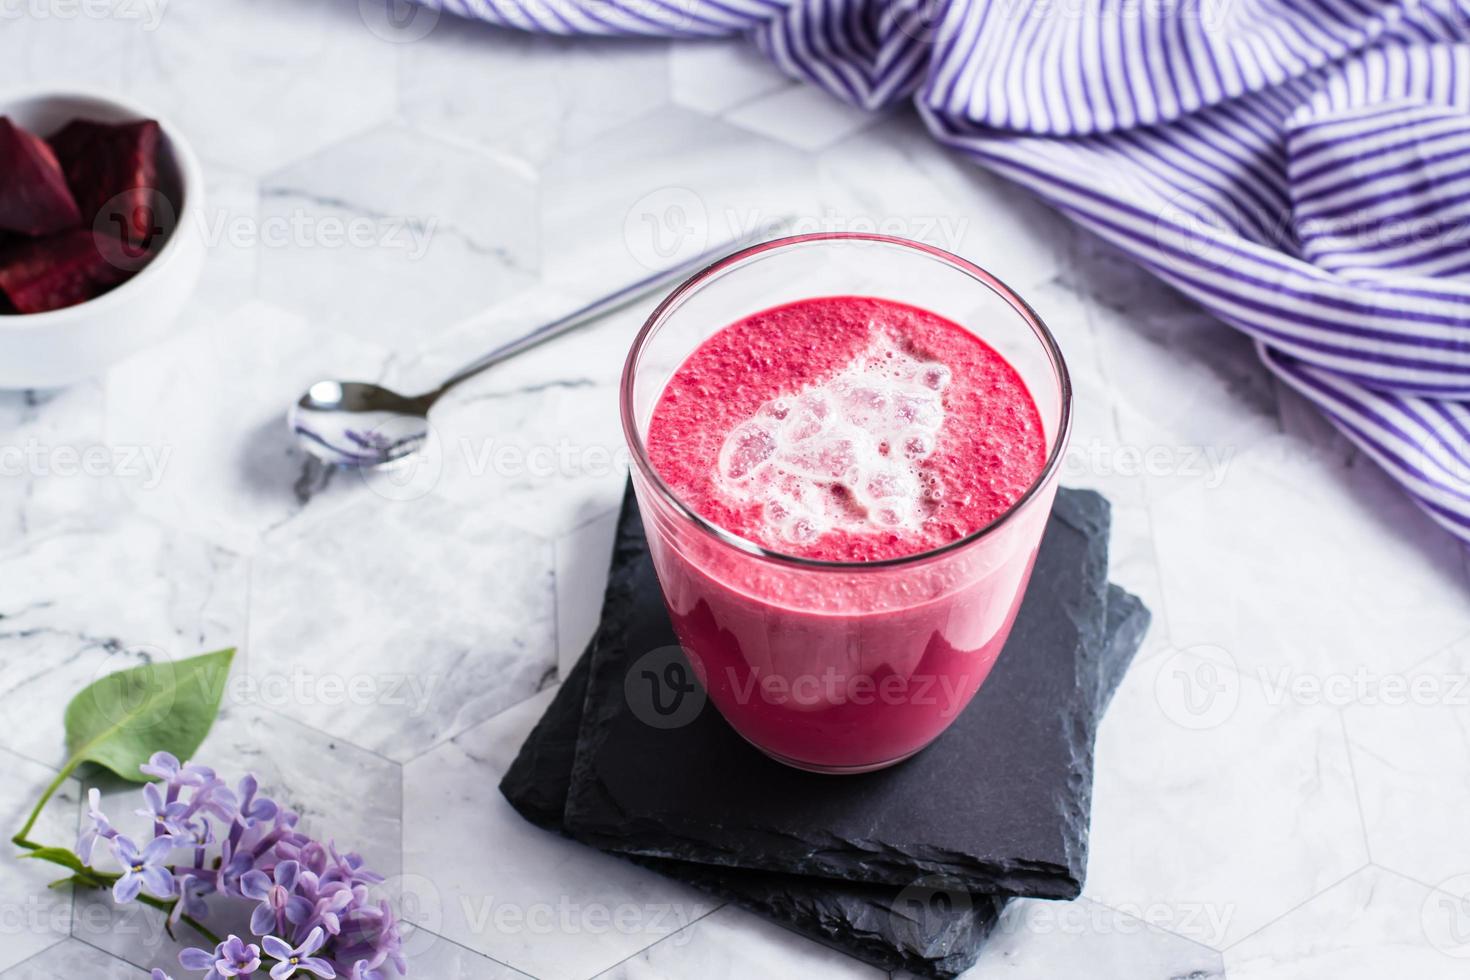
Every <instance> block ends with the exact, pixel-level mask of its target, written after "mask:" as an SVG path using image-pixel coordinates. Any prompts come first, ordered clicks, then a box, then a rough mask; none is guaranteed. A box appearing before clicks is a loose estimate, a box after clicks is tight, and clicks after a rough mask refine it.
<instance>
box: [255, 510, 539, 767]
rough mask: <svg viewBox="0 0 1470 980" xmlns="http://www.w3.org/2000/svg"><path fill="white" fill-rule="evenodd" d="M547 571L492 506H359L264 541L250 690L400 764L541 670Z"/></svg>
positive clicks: (534, 544) (513, 694)
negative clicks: (396, 760) (295, 531)
mask: <svg viewBox="0 0 1470 980" xmlns="http://www.w3.org/2000/svg"><path fill="white" fill-rule="evenodd" d="M554 577H555V573H554V570H553V564H552V549H551V544H550V543H549V542H547V541H544V540H542V539H540V538H537V537H534V536H532V535H530V534H527V533H526V532H524V531H521V530H518V529H516V528H514V527H512V526H509V525H507V524H506V523H504V522H503V521H501V520H500V519H499V518H498V516H497V515H496V513H495V511H494V508H493V507H487V506H480V507H472V506H471V507H465V506H459V507H456V506H452V505H450V504H448V503H446V502H444V501H443V500H441V499H439V498H436V497H425V498H422V499H417V500H408V501H400V500H386V499H381V498H377V497H367V496H365V497H364V498H363V499H361V500H358V501H356V502H354V503H353V504H352V505H350V506H348V507H346V508H343V509H341V510H338V511H337V512H335V513H334V514H332V515H331V516H329V517H327V518H324V519H322V520H321V521H319V522H315V523H313V524H312V526H310V527H307V528H304V529H302V530H301V531H300V532H299V533H292V532H290V531H289V529H288V531H286V532H283V533H278V534H273V535H270V536H269V537H268V538H267V539H266V541H265V543H264V545H263V546H262V550H261V553H260V554H259V555H258V556H257V557H256V559H255V562H254V566H253V578H252V582H251V591H250V654H251V661H250V670H251V696H252V697H253V698H254V699H255V701H256V702H257V703H260V704H263V705H265V706H267V707H271V708H274V709H275V710H278V711H280V712H282V713H284V714H287V715H290V716H292V717H296V718H310V719H311V723H312V724H313V725H315V726H316V727H318V728H320V729H322V730H323V731H326V732H330V733H331V734H333V735H336V736H338V737H340V738H343V739H346V740H347V741H349V742H351V743H352V744H354V745H360V746H363V747H364V748H368V749H371V750H372V751H374V752H378V753H380V754H382V755H385V756H388V757H390V758H393V759H398V760H404V759H409V758H413V757H414V756H416V755H419V754H420V753H422V752H424V751H426V750H428V749H429V748H431V747H432V746H434V745H436V744H438V743H439V742H441V741H443V740H444V739H447V738H450V737H452V736H454V735H456V734H458V733H459V732H461V731H464V730H465V729H466V728H469V727H470V726H472V725H474V724H476V723H478V722H481V721H484V720H485V719H487V718H490V717H492V716H493V715H495V714H496V713H497V712H500V711H503V710H504V709H505V708H507V707H509V706H510V705H513V704H515V703H517V702H518V701H521V700H524V699H525V698H527V697H529V696H530V695H532V694H534V693H535V692H536V691H537V690H538V689H539V688H540V687H541V686H542V684H543V683H544V681H545V680H546V679H547V678H548V676H550V675H552V674H553V673H554V671H555V669H556V612H555V592H554V589H555V583H554Z"/></svg>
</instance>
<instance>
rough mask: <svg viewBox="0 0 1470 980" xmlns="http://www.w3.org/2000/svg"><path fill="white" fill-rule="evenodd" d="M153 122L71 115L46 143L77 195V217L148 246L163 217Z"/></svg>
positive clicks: (155, 128)
mask: <svg viewBox="0 0 1470 980" xmlns="http://www.w3.org/2000/svg"><path fill="white" fill-rule="evenodd" d="M158 141H159V128H158V123H156V122H154V121H153V120H151V119H145V120H143V121H141V122H132V123H120V124H117V125H113V124H109V123H99V122H91V121H89V120H86V119H77V120H73V121H72V122H70V123H67V125H66V126H65V127H64V128H63V129H62V130H61V131H60V132H59V133H57V134H56V135H55V136H53V137H51V145H52V147H53V148H55V150H56V156H57V158H58V159H59V160H60V161H61V167H62V170H63V171H64V172H65V173H66V180H67V183H68V184H70V185H71V190H72V193H73V194H75V195H76V200H77V204H78V206H79V207H80V208H81V213H82V220H83V221H84V222H86V223H87V224H90V225H92V227H94V228H97V229H98V230H99V231H104V230H105V231H109V232H112V233H113V234H116V235H118V236H119V237H126V238H127V239H128V240H129V241H132V242H136V243H140V244H143V245H146V246H149V247H153V246H155V245H157V244H158V243H157V242H155V241H154V238H155V237H156V236H157V235H158V234H159V233H160V231H161V229H160V227H159V226H160V223H161V222H162V221H163V220H165V218H164V217H161V216H160V215H158V214H157V212H158V210H159V208H160V207H162V206H164V201H165V199H164V197H163V195H162V193H161V191H160V190H159V188H158Z"/></svg>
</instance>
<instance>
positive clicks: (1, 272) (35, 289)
mask: <svg viewBox="0 0 1470 980" xmlns="http://www.w3.org/2000/svg"><path fill="white" fill-rule="evenodd" d="M120 248H122V246H121V245H120V244H119V243H118V242H117V241H116V240H115V239H113V238H111V237H110V236H108V235H105V234H100V233H98V232H94V231H92V230H91V229H90V228H77V229H73V230H71V231H64V232H61V233H59V234H56V235H52V236H50V237H49V238H41V239H38V240H35V241H27V242H22V243H20V244H18V245H12V246H11V247H10V248H7V249H6V250H5V251H4V252H3V253H0V293H3V294H4V295H5V298H6V299H7V300H9V302H10V306H11V307H13V308H14V310H15V312H17V313H45V312H47V311H48V310H59V309H62V308H63V307H67V306H75V305H77V304H78V303H84V302H86V301H87V300H89V299H93V298H95V297H97V296H101V295H102V294H103V293H105V292H107V291H108V290H109V289H111V288H113V287H114V286H116V285H117V284H118V283H121V282H122V281H123V280H125V279H127V278H129V277H130V276H131V275H132V273H131V272H130V271H129V268H128V266H127V264H126V263H125V262H123V261H121V260H120V258H119V256H118V255H117V254H116V253H117V252H118V250H119V249H120ZM109 256H111V258H109Z"/></svg>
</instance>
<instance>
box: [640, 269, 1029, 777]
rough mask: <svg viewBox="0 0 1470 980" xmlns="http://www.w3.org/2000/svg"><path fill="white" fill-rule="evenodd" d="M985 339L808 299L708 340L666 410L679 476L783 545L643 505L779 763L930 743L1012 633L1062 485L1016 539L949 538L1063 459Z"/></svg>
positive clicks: (682, 495) (925, 315) (866, 755)
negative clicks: (1051, 461)
mask: <svg viewBox="0 0 1470 980" xmlns="http://www.w3.org/2000/svg"><path fill="white" fill-rule="evenodd" d="M972 331H973V332H972ZM983 332H984V324H974V325H972V327H971V329H966V328H965V327H962V326H960V325H958V324H956V323H954V322H951V321H950V320H948V319H945V318H944V317H941V316H939V315H937V314H935V313H932V312H929V311H927V310H924V309H920V308H918V307H915V306H911V305H907V304H903V303H898V302H893V301H890V300H885V299H877V298H872V297H864V296H828V297H821V298H813V299H806V300H801V301H798V302H794V303H789V304H786V305H783V306H778V307H775V308H772V309H768V310H765V311H763V312H759V313H755V314H753V315H751V316H747V317H745V318H744V319H741V320H739V321H738V322H735V323H732V324H730V325H729V326H726V327H724V328H723V329H720V330H718V331H717V332H715V333H713V334H712V335H710V336H709V337H708V338H707V339H705V340H704V342H703V343H702V344H701V345H700V346H698V347H697V348H696V349H694V351H693V352H692V353H691V354H689V356H688V357H687V358H686V359H685V360H684V362H683V364H682V365H681V366H679V367H678V369H677V370H676V371H674V373H673V374H672V376H671V377H670V378H669V380H668V381H667V383H666V384H665V385H664V387H663V390H662V393H661V394H660V395H659V397H658V399H657V402H656V404H655V405H654V408H653V412H652V415H651V417H650V419H649V421H648V424H647V432H646V435H645V436H644V444H645V447H646V453H647V459H648V463H649V465H650V466H651V467H652V470H653V471H654V472H655V473H657V475H658V477H659V478H661V480H662V481H663V483H664V484H665V485H666V487H667V489H668V490H669V491H670V492H671V493H672V495H673V496H674V497H675V498H677V500H678V501H679V502H681V503H682V505H683V506H684V507H686V508H687V509H688V510H690V511H692V512H693V513H694V514H696V515H698V516H699V517H700V518H703V519H704V520H705V521H707V522H709V523H710V524H712V525H714V526H715V527H717V528H720V529H722V530H723V531H725V532H727V533H728V534H731V535H734V536H736V537H738V538H740V539H743V540H744V541H747V542H750V543H751V544H754V545H757V546H759V548H760V549H764V551H765V552H769V553H774V555H773V556H771V557H753V556H752V551H753V549H745V550H736V549H731V548H728V547H721V546H720V545H719V543H718V542H714V541H711V540H709V539H708V538H707V537H703V538H702V537H700V536H698V535H694V534H691V533H688V532H687V529H683V528H682V527H681V526H680V525H679V524H678V523H677V521H676V520H675V519H674V518H672V517H670V516H669V515H666V514H662V512H660V513H655V514H652V515H651V514H650V512H649V507H648V505H647V503H646V502H645V504H644V508H643V509H644V516H645V522H647V523H649V524H650V527H649V540H650V547H651V550H652V552H653V557H654V561H655V565H656V567H657V570H658V573H659V580H660V583H661V585H662V587H663V590H664V595H665V598H666V600H667V603H668V606H669V610H670V613H671V615H672V617H673V621H674V625H675V629H676V631H677V633H678V635H679V638H680V643H681V645H682V646H683V647H684V649H685V651H686V653H687V654H688V655H689V658H690V660H691V662H692V664H693V666H694V668H695V671H696V673H697V674H698V676H699V677H700V679H701V680H702V682H703V684H704V686H705V689H706V690H707V691H708V693H709V696H710V698H711V699H712V700H713V701H714V703H715V705H716V706H717V707H718V708H719V710H720V712H721V713H722V714H723V715H724V716H725V718H726V719H727V720H728V721H729V722H730V723H731V725H732V726H733V727H734V728H735V729H736V730H737V731H739V732H740V733H741V734H742V735H743V736H744V737H745V738H746V739H748V740H749V741H751V742H752V743H754V744H755V745H757V746H758V747H760V748H761V749H762V750H764V751H766V752H767V753H768V754H770V755H772V756H775V757H776V758H778V759H780V760H782V761H785V762H788V763H791V764H794V765H798V766H802V767H805V768H812V769H819V770H826V771H859V770H863V769H871V768H877V767H879V766H881V765H886V764H890V763H892V762H894V761H897V760H900V759H902V758H905V757H907V756H908V755H911V754H913V753H914V752H916V751H918V750H919V749H920V748H922V747H923V746H924V745H926V744H927V743H928V742H929V741H931V740H932V739H934V738H935V737H936V736H937V735H938V734H939V733H940V732H941V731H943V729H944V728H945V727H946V726H947V725H948V724H949V723H950V722H952V721H953V720H954V717H955V716H956V715H957V714H958V713H959V712H960V711H961V710H962V709H963V708H964V707H965V705H966V704H968V702H969V701H970V699H971V697H972V696H973V695H974V693H975V691H976V689H977V688H978V687H979V686H980V684H981V683H982V682H983V681H984V680H985V677H986V675H987V674H988V673H989V672H990V668H991V666H992V665H993V664H994V662H995V659H996V656H997V655H998V654H999V652H1000V648H1001V645H1002V644H1003V643H1004V641H1005V638H1006V636H1007V634H1008V633H1009V631H1010V626H1011V622H1012V620H1013V619H1014V616H1015V613H1016V609H1017V607H1018V606H1019V604H1020V599H1021V595H1022V593H1023V592H1024V586H1025V582H1026V579H1027V577H1028V576H1029V574H1030V568H1031V563H1032V560H1033V559H1034V557H1035V550H1036V545H1037V542H1038V541H1039V537H1040V525H1041V522H1044V519H1045V512H1046V510H1048V509H1049V502H1050V501H1049V497H1048V499H1047V500H1046V506H1043V507H1042V508H1041V509H1040V511H1039V512H1038V513H1036V514H1033V515H1032V516H1031V518H1030V520H1029V521H1028V522H1027V527H1026V528H1023V529H1021V530H1018V531H1015V532H1014V533H1011V534H1010V535H1009V537H1008V538H1004V537H1002V538H999V539H998V540H997V541H995V542H994V543H992V544H991V545H990V546H989V547H986V548H978V547H975V546H972V545H971V544H970V543H966V544H965V545H962V546H959V547H957V548H948V549H946V548H945V546H946V545H951V544H954V543H955V542H959V541H961V540H962V539H965V538H968V537H970V536H971V535H974V534H975V533H976V532H978V531H980V530H982V529H985V528H987V527H989V526H990V525H992V523H993V522H996V521H997V520H998V519H999V518H1001V517H1002V516H1003V515H1006V514H1007V512H1008V511H1010V510H1011V509H1012V508H1013V507H1014V506H1015V505H1016V504H1017V502H1018V501H1020V500H1021V499H1022V498H1023V496H1025V495H1026V494H1027V492H1028V490H1031V489H1032V488H1033V485H1034V484H1036V483H1037V481H1038V479H1039V478H1040V477H1041V474H1042V472H1043V470H1044V468H1045V467H1046V463H1047V456H1048V446H1047V439H1046V433H1045V432H1044V426H1043V423H1042V417H1041V414H1040V413H1039V412H1038V410H1037V406H1036V404H1035V402H1034V401H1033V399H1032V396H1031V394H1030V392H1029V391H1028V390H1027V386H1026V384H1025V383H1024V381H1023V380H1022V378H1021V376H1020V375H1019V374H1018V373H1017V371H1016V370H1015V369H1014V368H1013V367H1012V366H1011V364H1010V363H1009V362H1008V361H1007V360H1006V359H1005V358H1003V357H1002V356H1001V355H1000V354H999V353H997V352H996V350H994V349H993V348H992V347H990V346H989V345H987V344H986V343H985V342H984V341H983V340H982V339H980V337H979V336H977V333H983ZM1054 489H1055V487H1054V484H1051V485H1050V486H1049V488H1048V490H1047V491H1046V492H1047V493H1050V492H1054ZM645 491H646V488H645V487H643V486H640V501H643V500H644V499H645ZM650 517H652V518H653V519H652V520H650ZM986 537H989V535H987V536H986ZM967 549H968V550H967ZM779 556H786V557H785V558H781V557H779ZM793 559H794V560H793ZM905 559H908V560H907V561H903V560H905Z"/></svg>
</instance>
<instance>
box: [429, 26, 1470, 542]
mask: <svg viewBox="0 0 1470 980" xmlns="http://www.w3.org/2000/svg"><path fill="white" fill-rule="evenodd" d="M422 2H425V3H426V4H427V5H430V6H435V7H440V8H442V9H444V10H447V11H449V12H452V13H456V14H460V15H462V16H466V17H474V18H479V19H483V20H487V21H491V22H493V23H496V24H500V25H503V26H506V27H514V28H521V29H524V30H528V31H538V32H546V33H555V34H599V35H608V34H628V35H645V36H647V35H653V36H663V37H710V36H724V35H744V36H747V37H749V38H750V39H751V41H753V43H755V44H756V45H757V46H758V47H759V48H760V50H761V51H763V52H764V53H765V54H766V56H768V57H769V58H770V59H771V60H772V61H773V62H774V63H775V64H776V65H778V66H779V67H780V68H781V69H782V70H784V71H785V72H787V73H788V74H790V75H792V76H793V77H796V78H799V79H804V80H806V81H808V82H810V83H811V84H813V85H817V86H820V87H821V88H823V89H825V90H827V91H828V92H830V93H832V94H833V95H835V96H837V97H838V98H840V99H842V100H843V101H845V102H848V103H850V104H852V105H855V106H860V107H864V108H869V109H876V108H880V107H882V106H886V105H890V104H892V103H894V102H896V101H898V100H901V99H912V100H913V101H914V103H915V105H916V106H917V107H918V110H919V112H920V114H921V115H922V116H923V118H924V120H925V122H926V124H927V125H928V127H929V129H930V130H931V132H932V133H933V134H934V136H935V138H936V139H938V140H939V141H940V142H941V143H943V144H945V145H946V146H949V147H952V148H953V149H955V150H956V151H958V152H960V153H963V154H966V155H967V156H969V157H971V158H973V159H974V160H975V161H976V162H977V163H979V164H981V165H982V166H984V167H987V168H989V169H991V170H993V171H995V172H996V173H999V174H1002V175H1004V176H1005V177H1007V178H1009V179H1011V180H1013V181H1015V182H1017V183H1019V184H1022V185H1024V186H1026V187H1028V188H1030V189H1031V190H1032V191H1034V192H1035V193H1037V194H1039V195H1040V196H1041V197H1043V198H1044V199H1046V200H1047V201H1049V202H1050V203H1051V204H1052V205H1054V206H1055V207H1057V208H1059V209H1060V210H1062V211H1063V212H1064V213H1066V214H1067V215H1069V216H1071V217H1072V218H1073V219H1074V220H1075V221H1077V223H1079V224H1081V225H1083V226H1085V227H1087V228H1088V229H1090V230H1092V231H1094V232H1096V233H1097V234H1099V235H1101V236H1102V237H1104V238H1106V239H1108V240H1109V241H1111V242H1113V243H1114V244H1116V245H1118V246H1119V247H1121V248H1122V249H1124V250H1125V251H1126V252H1127V253H1129V254H1130V255H1131V256H1132V257H1133V258H1134V259H1135V260H1137V261H1138V262H1139V263H1141V264H1142V265H1143V266H1145V267H1146V268H1148V269H1150V270H1151V271H1152V272H1153V273H1155V274H1156V275H1157V276H1158V277H1159V278H1161V279H1163V280H1164V281H1166V282H1168V283H1170V284H1171V285H1173V286H1175V287H1176V288H1178V289H1179V290H1181V291H1183V292H1184V293H1186V294H1188V295H1189V296H1190V297H1192V298H1193V299H1194V300H1196V301H1197V302H1199V303H1201V304H1202V305H1203V306H1205V307H1206V308H1207V309H1209V310H1210V311H1211V312H1212V313H1214V314H1215V315H1216V316H1217V317H1219V318H1220V319H1221V320H1223V321H1225V322H1226V323H1228V324H1230V325H1231V326H1233V327H1235V328H1237V329H1239V330H1242V331H1244V332H1246V333H1247V334H1249V335H1250V336H1251V337H1252V338H1253V339H1254V340H1255V342H1256V347H1257V350H1258V352H1259V354H1260V357H1261V359H1262V360H1263V361H1264V362H1265V363H1266V365H1267V366H1268V367H1269V368H1270V369H1271V370H1272V371H1274V372H1275V373H1276V374H1277V375H1279V376H1280V377H1281V378H1282V379H1283V380H1284V381H1285V382H1286V383H1288V384H1289V385H1290V386H1292V387H1293V388H1295V389H1296V390H1297V391H1299V392H1301V393H1302V394H1303V395H1304V396H1306V397H1307V398H1308V399H1310V400H1311V401H1312V402H1313V403H1315V404H1316V405H1317V406H1318V407H1319V408H1321V410H1322V411H1323V412H1325V413H1326V414H1327V416H1328V417H1329V418H1330V419H1331V420H1332V422H1333V423H1334V424H1335V425H1336V426H1337V428H1339V429H1340V430H1341V431H1342V432H1343V433H1345V434H1346V435H1347V437H1348V438H1349V439H1351V440H1352V441H1353V442H1354V443H1355V444H1357V445H1358V446H1359V447H1360V448H1361V449H1362V450H1363V452H1365V453H1366V454H1367V455H1369V456H1370V457H1372V458H1373V459H1374V460H1376V461H1377V462H1378V463H1379V465H1381V466H1382V467H1383V468H1384V469H1385V470H1386V471H1387V472H1388V473H1389V474H1390V475H1391V476H1392V477H1393V478H1394V479H1395V480H1397V481H1398V482H1399V483H1400V484H1401V485H1402V486H1403V487H1404V489H1405V490H1407V491H1408V492H1409V493H1410V494H1411V495H1412V496H1413V498H1414V499H1415V500H1416V501H1417V502H1418V504H1419V505H1420V506H1421V507H1423V508H1424V510H1426V511H1427V512H1428V513H1429V514H1430V516H1431V517H1433V518H1434V519H1435V520H1436V521H1438V522H1439V523H1441V524H1442V525H1444V526H1445V527H1446V528H1448V529H1449V530H1450V531H1451V532H1452V533H1453V534H1455V535H1457V536H1459V537H1460V538H1462V539H1464V540H1466V541H1470V404H1467V401H1470V234H1467V232H1470V115H1467V110H1470V0H422Z"/></svg>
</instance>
